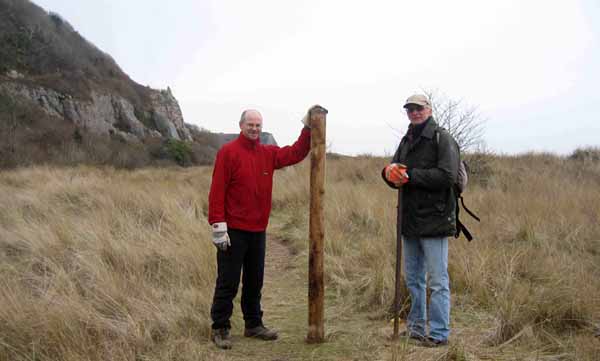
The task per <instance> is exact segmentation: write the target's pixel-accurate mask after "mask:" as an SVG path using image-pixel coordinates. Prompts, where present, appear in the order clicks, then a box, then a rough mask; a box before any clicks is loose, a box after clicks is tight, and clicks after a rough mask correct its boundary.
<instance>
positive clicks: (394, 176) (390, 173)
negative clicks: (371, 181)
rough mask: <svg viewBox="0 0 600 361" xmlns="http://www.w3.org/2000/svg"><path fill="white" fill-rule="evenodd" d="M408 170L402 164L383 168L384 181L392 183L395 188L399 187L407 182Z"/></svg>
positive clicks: (393, 164)
mask: <svg viewBox="0 0 600 361" xmlns="http://www.w3.org/2000/svg"><path fill="white" fill-rule="evenodd" d="M407 170H408V169H407V168H406V166H405V165H404V164H401V163H392V164H390V165H388V166H386V167H385V169H384V171H385V179H387V180H388V181H389V182H391V183H394V185H395V186H396V187H401V186H403V185H404V184H406V183H407V182H408V174H407V173H406V171H407Z"/></svg>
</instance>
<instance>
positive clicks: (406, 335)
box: [398, 330, 427, 342]
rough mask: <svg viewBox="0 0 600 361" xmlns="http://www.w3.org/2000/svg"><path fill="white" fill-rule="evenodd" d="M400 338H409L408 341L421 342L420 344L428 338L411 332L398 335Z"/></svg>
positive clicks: (407, 331) (406, 331)
mask: <svg viewBox="0 0 600 361" xmlns="http://www.w3.org/2000/svg"><path fill="white" fill-rule="evenodd" d="M398 336H399V337H400V338H408V339H411V340H415V341H419V342H424V341H426V340H427V337H425V336H423V335H420V334H418V333H415V332H411V331H409V330H404V331H402V332H400V333H399V334H398Z"/></svg>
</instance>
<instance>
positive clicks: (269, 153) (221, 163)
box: [208, 108, 312, 349]
mask: <svg viewBox="0 0 600 361" xmlns="http://www.w3.org/2000/svg"><path fill="white" fill-rule="evenodd" d="M311 109H312V108H311ZM309 113H310V111H309ZM308 117H309V115H308V114H307V115H306V116H305V117H304V118H303V119H302V123H303V124H304V128H303V129H302V132H301V133H300V137H299V138H298V140H297V141H296V142H295V143H294V144H293V145H291V146H286V147H281V148H280V147H278V146H275V145H264V144H260V132H261V129H262V116H261V115H260V113H259V112H258V111H257V110H253V109H251V110H245V111H244V112H243V113H242V116H241V118H240V129H241V132H240V136H239V137H238V138H237V139H235V140H234V141H231V142H229V143H227V144H225V145H224V146H223V147H222V148H221V149H220V150H219V152H218V153H217V158H216V161H215V167H214V170H213V175H212V183H211V187H210V194H209V197H208V204H209V207H208V222H209V223H210V224H211V225H212V230H213V243H214V244H215V246H216V247H217V282H216V286H215V293H214V298H213V304H212V307H211V310H210V315H211V318H212V321H213V324H212V340H213V342H214V343H215V345H216V346H217V347H219V348H222V349H229V348H231V337H230V335H229V329H230V328H231V324H230V322H229V318H230V317H231V314H232V312H233V299H234V298H235V295H236V294H237V291H238V286H239V283H240V273H241V271H242V269H243V270H244V272H243V279H242V298H241V304H242V312H243V314H244V323H245V331H244V336H246V337H255V338H258V339H261V340H275V339H277V332H276V331H274V330H270V329H268V328H266V327H265V326H264V325H263V323H262V314H263V312H262V310H261V306H260V298H261V290H262V286H263V276H264V266H265V239H266V234H265V230H266V228H267V224H268V222H269V213H270V212H271V193H272V188H273V173H274V170H275V169H280V168H283V167H287V166H289V165H293V164H296V163H298V162H300V161H301V160H302V159H304V158H305V157H306V155H307V154H308V152H309V150H310V128H309V126H308Z"/></svg>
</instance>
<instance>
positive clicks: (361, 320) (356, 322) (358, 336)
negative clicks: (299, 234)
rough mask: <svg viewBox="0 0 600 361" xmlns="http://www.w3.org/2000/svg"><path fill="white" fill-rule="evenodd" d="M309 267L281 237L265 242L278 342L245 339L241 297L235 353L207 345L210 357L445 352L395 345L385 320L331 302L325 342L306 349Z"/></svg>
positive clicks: (438, 355) (268, 296) (265, 360)
mask: <svg viewBox="0 0 600 361" xmlns="http://www.w3.org/2000/svg"><path fill="white" fill-rule="evenodd" d="M305 267H306V265H304V264H301V262H300V261H298V259H297V258H296V257H294V256H293V255H292V254H291V253H290V250H289V249H288V247H286V245H285V244H284V243H283V242H282V241H280V240H277V239H270V240H268V241H267V259H266V266H265V285H264V288H263V298H262V300H263V302H262V304H263V311H264V322H265V324H266V325H267V326H268V327H273V328H275V329H277V330H278V331H279V334H280V338H279V340H277V341H275V342H265V341H260V340H255V339H249V338H245V337H243V336H242V334H243V325H244V322H243V319H242V317H241V310H240V307H239V294H238V298H237V299H236V300H235V301H234V304H235V309H234V316H233V318H232V326H233V327H232V336H233V342H234V346H233V349H231V350H227V351H222V350H218V349H216V348H215V347H214V346H213V345H212V344H207V346H206V347H207V348H206V352H207V354H208V355H207V356H208V357H207V359H209V360H215V361H221V360H231V361H237V360H244V361H254V360H256V361H259V360H260V361H300V360H328V361H342V360H343V361H348V360H355V361H359V360H360V361H363V360H372V361H376V360H403V359H406V360H408V359H411V360H442V359H444V358H443V357H444V355H445V354H446V353H447V352H448V348H444V349H425V348H423V347H419V346H414V345H412V344H406V343H404V344H402V343H400V344H392V342H391V341H389V339H388V336H389V334H390V333H391V327H390V325H389V324H387V322H385V321H373V320H370V319H369V318H368V317H367V315H366V314H359V313H354V312H352V310H351V305H340V304H336V302H335V300H334V299H333V298H327V299H326V301H325V303H326V310H325V315H326V320H325V322H326V324H325V332H326V335H327V342H325V343H323V344H320V345H308V344H306V343H305V342H304V339H305V336H306V332H307V276H306V270H305ZM459 332H460V331H459Z"/></svg>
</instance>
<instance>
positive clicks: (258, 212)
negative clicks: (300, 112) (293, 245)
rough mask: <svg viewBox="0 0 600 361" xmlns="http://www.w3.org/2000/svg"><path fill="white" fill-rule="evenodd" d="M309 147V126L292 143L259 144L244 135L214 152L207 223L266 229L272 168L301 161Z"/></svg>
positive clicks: (254, 230)
mask: <svg viewBox="0 0 600 361" xmlns="http://www.w3.org/2000/svg"><path fill="white" fill-rule="evenodd" d="M309 150H310V129H308V128H304V129H302V132H301V133H300V137H298V140H297V141H296V142H295V143H294V144H293V145H291V146H285V147H281V148H280V147H278V146H276V145H264V144H260V142H259V140H258V139H257V140H255V141H254V140H251V139H248V138H246V137H245V136H244V135H242V134H240V136H239V137H238V138H237V139H235V140H234V141H231V142H229V143H227V144H225V145H224V146H223V147H222V148H221V149H220V150H219V152H218V153H217V159H216V160H215V167H214V169H213V175H212V183H211V186H210V193H209V195H208V223H210V224H213V223H215V222H227V226H228V228H235V229H241V230H244V231H251V232H262V231H264V230H266V229H267V224H268V223H269V214H270V213H271V193H272V190H273V173H274V170H275V169H279V168H283V167H286V166H288V165H292V164H296V163H298V162H300V161H301V160H302V159H304V157H306V155H307V154H308V151H309Z"/></svg>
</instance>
